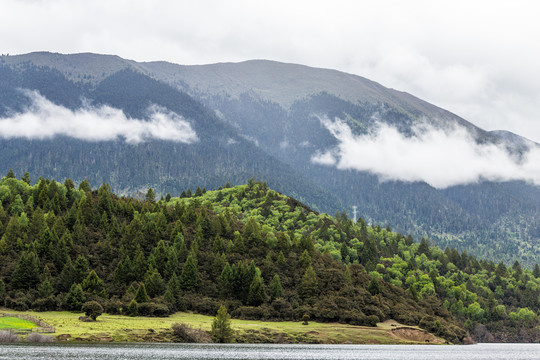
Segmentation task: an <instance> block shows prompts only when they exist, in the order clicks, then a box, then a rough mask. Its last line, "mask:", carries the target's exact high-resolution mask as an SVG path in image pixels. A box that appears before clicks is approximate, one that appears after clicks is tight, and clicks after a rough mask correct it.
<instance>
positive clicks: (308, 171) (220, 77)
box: [0, 52, 540, 269]
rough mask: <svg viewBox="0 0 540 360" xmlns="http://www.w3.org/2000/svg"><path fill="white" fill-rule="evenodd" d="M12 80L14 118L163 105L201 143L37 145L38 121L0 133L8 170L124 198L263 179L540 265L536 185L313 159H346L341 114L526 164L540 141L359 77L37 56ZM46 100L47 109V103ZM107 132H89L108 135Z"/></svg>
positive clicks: (4, 106) (306, 196) (333, 206)
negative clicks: (389, 175)
mask: <svg viewBox="0 0 540 360" xmlns="http://www.w3.org/2000/svg"><path fill="white" fill-rule="evenodd" d="M0 79H1V81H0V118H1V119H2V120H6V119H12V117H13V116H15V117H17V116H19V115H21V114H23V115H24V114H30V115H31V116H35V118H37V119H41V118H42V117H43V114H47V113H49V114H50V113H51V112H50V111H51V109H53V110H54V109H55V111H59V112H60V114H59V116H58V117H54V119H57V118H59V117H62V116H65V114H66V113H68V114H70V113H69V112H70V111H71V112H72V113H71V114H70V116H71V118H77V116H76V115H77V114H79V115H80V113H81V112H82V113H84V114H86V115H88V114H90V115H91V116H87V117H86V118H84V119H83V120H84V121H85V122H86V123H92V121H95V118H96V116H97V115H96V114H98V113H103V109H104V107H109V108H112V109H113V110H114V111H118V112H119V113H121V114H122V115H123V116H125V117H126V119H131V120H132V119H138V120H140V121H144V122H150V121H151V114H149V109H156V108H157V109H161V110H160V111H162V112H163V113H166V114H173V115H174V116H173V118H174V119H178V118H181V119H183V120H185V121H186V122H187V123H189V124H190V126H191V127H192V130H193V131H194V133H196V135H197V139H198V141H194V142H192V143H185V142H181V141H176V140H177V139H172V140H171V139H170V138H169V139H167V140H162V139H157V138H152V137H150V138H147V139H145V140H146V141H143V142H140V143H138V144H134V143H128V142H126V141H124V140H125V139H124V138H123V137H122V136H117V137H115V138H109V139H107V140H96V139H88V138H87V137H85V136H82V139H81V138H74V137H72V136H69V135H65V134H63V133H62V131H60V132H59V134H56V136H46V135H45V134H44V133H45V131H43V132H39V133H38V134H34V136H33V137H27V136H25V135H26V133H27V132H31V131H29V130H30V128H31V127H30V126H29V127H27V128H25V129H23V130H21V131H20V133H19V134H16V135H5V134H0V135H1V140H0V173H6V172H7V171H8V170H9V169H10V168H12V169H14V171H15V172H16V173H23V172H24V171H29V172H30V173H32V174H40V175H41V176H46V177H49V178H55V179H57V180H59V181H61V182H63V181H64V180H65V179H67V178H71V179H73V180H74V181H75V182H77V183H78V182H80V181H82V180H83V179H84V178H85V177H87V178H88V180H89V181H90V182H91V183H93V184H101V183H108V184H110V186H111V188H112V189H113V191H115V192H116V193H118V194H123V195H133V194H136V193H137V192H139V191H141V190H142V189H147V188H148V187H153V188H154V189H155V190H156V193H159V194H166V193H167V192H170V193H178V192H180V191H182V190H183V189H187V188H188V187H191V188H196V187H197V186H201V187H206V188H215V187H218V186H220V185H222V184H223V183H225V182H226V181H230V182H231V183H232V184H233V185H238V184H244V183H245V182H247V180H248V179H249V178H251V177H255V178H257V179H259V180H261V181H265V182H267V184H268V185H269V186H270V187H271V188H272V189H275V190H277V191H280V192H282V193H284V194H287V195H289V196H292V197H294V198H297V199H299V200H301V201H302V202H304V203H306V204H308V205H310V206H311V207H312V208H314V209H317V210H319V211H325V212H329V213H334V212H335V211H336V210H339V211H343V210H346V211H347V212H348V213H349V215H350V212H351V211H350V210H351V209H352V206H357V209H358V214H360V215H361V216H362V217H363V218H364V219H365V220H366V221H367V222H369V223H373V224H379V225H381V226H383V227H385V226H386V225H387V224H390V225H391V226H392V227H393V228H394V229H396V230H398V231H400V232H402V233H407V234H409V233H410V234H413V235H414V236H415V237H417V238H420V237H422V236H425V237H429V238H430V239H431V240H432V241H433V242H434V243H435V244H437V245H439V246H441V247H443V248H444V247H446V246H450V247H455V248H457V249H459V250H460V251H463V250H466V251H467V252H469V253H472V254H474V255H476V256H481V257H482V258H489V259H491V260H493V261H495V262H499V261H500V260H503V261H504V262H505V264H507V265H511V264H513V262H514V261H515V260H518V261H519V262H520V263H521V264H523V266H524V267H528V268H531V269H532V266H534V264H535V263H537V262H539V261H540V247H538V246H537V244H538V243H539V242H540V187H539V186H537V185H534V184H530V183H526V182H524V181H512V182H489V181H483V179H479V180H478V181H479V182H478V183H471V184H462V185H455V186H450V187H448V188H446V189H439V188H435V187H433V186H431V185H429V184H428V183H425V182H422V181H416V182H404V181H398V180H396V181H382V182H381V181H380V178H379V177H378V176H377V175H374V174H372V173H370V172H369V171H356V170H352V169H341V168H339V167H337V166H331V165H328V164H324V163H321V162H317V161H314V157H315V156H316V155H320V154H327V155H328V154H330V155H331V154H333V153H334V152H335V151H336V150H339V144H340V141H339V140H338V138H336V136H334V135H333V134H332V133H331V132H330V131H329V129H328V128H327V126H325V125H323V123H322V121H321V119H324V118H327V119H330V120H333V119H340V121H342V122H343V124H346V126H348V127H349V128H350V131H351V134H354V135H355V136H363V135H365V134H368V133H370V131H373V130H374V129H375V128H376V126H377V124H386V125H388V126H390V127H392V128H395V129H397V130H399V131H400V133H401V134H405V135H406V136H410V135H411V131H412V129H413V128H414V127H415V126H416V125H418V124H419V123H426V124H428V125H429V126H433V127H436V128H437V129H445V128H448V127H450V128H452V127H453V126H459V127H462V128H463V129H464V131H465V132H466V133H467V135H468V136H469V137H470V138H471V139H475V141H477V142H478V143H481V144H492V145H494V146H498V147H502V148H505V149H509V150H510V152H512V154H513V156H516V157H518V158H519V157H520V156H521V155H523V154H524V153H525V152H526V151H527V149H529V148H531V147H535V146H538V144H534V143H532V142H530V141H527V140H526V139H524V138H522V137H520V136H517V135H515V134H510V133H508V132H504V131H493V132H487V131H484V130H482V129H480V128H478V127H476V126H475V125H474V124H471V123H469V122H467V121H466V120H465V119H462V118H460V117H458V116H456V115H454V114H452V113H450V112H449V111H446V110H444V109H440V108H438V107H436V106H434V105H432V104H429V103H427V102H425V101H422V100H421V99H418V98H416V97H414V96H412V95H410V94H406V93H403V92H399V91H396V90H393V89H389V88H385V87H384V86H382V85H380V84H378V83H376V82H374V81H370V80H368V79H365V78H362V77H360V76H356V75H352V74H346V73H343V72H339V71H336V70H330V69H316V68H312V67H308V66H302V65H297V64H284V63H278V62H274V61H266V60H256V61H246V62H242V63H237V64H232V63H228V64H213V65H204V66H182V65H177V64H171V63H165V62H152V63H138V62H135V61H131V60H126V59H122V58H120V57H118V56H106V55H98V54H88V53H86V54H70V55H63V54H54V53H48V52H39V53H31V54H26V55H18V56H1V57H0ZM29 94H34V95H29ZM36 94H39V96H41V97H43V98H45V100H42V102H41V103H39V104H38V103H36V96H37V95H36ZM43 104H46V106H44V105H43ZM54 114H56V113H54ZM62 114H64V115H62ZM23 115H21V116H23ZM98 115H99V114H98ZM97 117H98V118H99V116H97ZM78 120H80V117H79V119H78ZM73 121H74V120H73ZM73 121H71V120H70V124H73ZM50 123H51V124H54V123H55V121H52V120H51V121H50ZM109 123H110V122H107V123H106V124H105V125H104V124H103V123H101V124H102V125H100V126H96V127H95V128H94V129H92V131H88V133H92V132H98V133H99V132H104V131H105V130H103V128H107V126H106V125H107V124H109ZM109 125H110V124H109ZM184 125H185V123H184ZM50 127H51V126H49V128H50ZM66 127H67V126H66ZM66 127H61V126H59V128H60V129H61V130H64V128H66ZM83 135H89V134H86V133H85V134H83ZM465 137H467V136H465ZM457 150H459V149H452V148H448V149H445V152H446V153H453V152H454V151H457ZM365 155H366V158H369V157H370V156H369V154H365ZM355 158H357V157H355ZM330 160H331V159H330ZM379 163H383V164H384V166H386V167H387V168H392V165H391V164H389V163H387V162H386V161H379ZM441 163H442V162H441ZM411 167H412V166H411ZM425 167H426V168H429V167H428V166H427V165H426V166H425ZM475 168H476V167H475ZM406 170H409V169H406ZM405 172H408V171H405Z"/></svg>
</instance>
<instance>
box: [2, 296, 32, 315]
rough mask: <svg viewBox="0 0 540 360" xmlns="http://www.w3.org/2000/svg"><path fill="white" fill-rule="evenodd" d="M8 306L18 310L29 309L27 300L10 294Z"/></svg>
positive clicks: (7, 300)
mask: <svg viewBox="0 0 540 360" xmlns="http://www.w3.org/2000/svg"><path fill="white" fill-rule="evenodd" d="M5 302H6V307H7V308H10V309H13V310H18V311H26V310H28V305H27V304H26V302H25V301H24V300H22V299H12V298H11V297H10V296H8V297H6V301H5Z"/></svg>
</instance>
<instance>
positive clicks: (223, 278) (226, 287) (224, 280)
mask: <svg viewBox="0 0 540 360" xmlns="http://www.w3.org/2000/svg"><path fill="white" fill-rule="evenodd" d="M218 285H219V294H220V295H221V296H222V297H228V296H230V295H231V294H232V291H233V271H232V268H231V266H230V265H229V263H228V262H226V263H225V266H223V270H222V271H221V275H219V279H218Z"/></svg>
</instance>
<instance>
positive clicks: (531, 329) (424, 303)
mask: <svg viewBox="0 0 540 360" xmlns="http://www.w3.org/2000/svg"><path fill="white" fill-rule="evenodd" d="M0 200H1V207H0V224H1V225H2V226H1V228H0V230H1V231H0V234H1V237H0V301H1V302H2V303H3V304H4V305H5V306H6V307H8V308H10V309H16V310H26V309H28V308H31V309H34V310H38V311H45V310H58V309H64V310H78V309H80V306H81V305H82V303H83V302H84V301H88V300H96V301H98V302H100V303H101V304H102V305H103V306H104V308H105V310H106V311H107V312H108V313H111V314H115V313H127V314H132V315H134V314H138V315H154V316H157V315H159V316H165V315H167V314H169V313H170V312H173V311H175V310H192V311H196V312H199V313H201V314H211V315H213V314H215V311H216V309H217V308H218V307H219V305H220V304H221V303H224V304H226V305H227V307H228V309H229V312H230V313H231V314H232V315H233V316H234V317H236V318H244V319H273V320H298V319H300V318H302V316H303V315H304V314H307V315H309V316H310V318H311V319H313V320H317V321H322V322H335V321H340V322H344V323H349V324H357V325H367V326H373V325H374V324H376V323H377V322H379V321H384V320H388V319H394V320H397V321H399V322H400V323H403V324H408V325H418V326H420V327H422V328H424V329H426V330H428V331H430V332H433V333H435V334H437V335H439V336H441V337H443V338H445V339H447V340H449V341H451V342H461V341H463V339H464V337H465V336H466V334H467V333H466V330H469V331H470V332H471V334H472V335H473V336H475V337H476V338H477V339H479V340H482V341H486V340H487V341H493V340H496V341H538V339H539V337H540V334H539V332H538V329H537V328H536V327H537V326H538V324H539V320H538V316H537V313H538V310H539V305H540V304H538V298H539V295H540V267H538V265H537V266H536V267H535V268H534V271H533V272H531V271H529V270H527V269H523V268H521V266H520V264H519V263H517V262H516V263H515V264H514V265H513V266H512V267H510V268H507V267H506V266H505V265H504V264H503V263H502V262H501V263H500V264H498V265H495V264H494V263H493V262H489V261H485V260H477V259H476V258H475V257H473V256H469V255H467V254H466V253H462V254H460V253H458V252H457V251H456V250H455V249H445V250H444V251H443V250H441V249H440V248H437V247H430V246H429V244H428V243H427V241H425V240H422V241H421V242H420V243H419V244H418V243H414V241H413V239H412V238H411V237H410V236H409V237H405V236H403V235H401V234H399V233H395V232H392V231H391V230H390V229H389V228H387V229H382V228H380V227H378V226H375V227H373V226H368V225H366V223H365V222H364V221H363V220H359V221H358V222H357V223H356V224H355V223H353V222H352V221H351V220H350V219H348V218H347V216H346V215H345V214H337V215H336V217H331V216H328V215H326V214H320V213H317V212H314V211H312V210H311V209H310V208H309V207H307V206H306V205H304V204H302V203H300V202H298V201H297V200H295V199H292V198H290V197H286V196H284V195H282V194H280V193H278V192H275V191H273V190H271V189H269V188H268V187H267V185H266V184H264V183H261V182H256V181H253V180H251V181H250V182H249V183H248V184H247V185H242V186H236V187H228V184H226V185H225V187H224V188H219V189H218V190H214V191H204V190H201V188H197V189H196V191H195V193H194V194H191V191H186V192H183V193H182V195H181V197H180V198H172V197H170V195H167V197H166V198H165V199H163V200H160V201H157V202H156V201H155V199H154V193H153V191H151V190H148V192H147V194H146V199H145V200H134V199H132V198H119V197H117V196H116V195H114V194H113V193H111V191H110V188H109V187H108V186H107V185H102V186H100V187H99V189H97V190H93V191H92V189H91V187H90V184H89V183H88V182H87V181H83V182H82V183H81V184H80V186H79V187H78V188H75V187H74V185H73V182H72V181H71V180H66V182H65V183H64V184H61V183H57V182H55V181H53V180H48V179H43V178H40V179H39V180H38V182H37V183H36V184H35V185H33V186H32V185H30V181H29V175H28V174H25V176H23V180H17V179H16V178H15V177H14V176H13V174H12V173H9V174H8V175H7V176H6V177H4V178H2V180H1V181H0ZM133 300H136V301H135V302H134V301H133ZM464 328H465V329H466V330H464Z"/></svg>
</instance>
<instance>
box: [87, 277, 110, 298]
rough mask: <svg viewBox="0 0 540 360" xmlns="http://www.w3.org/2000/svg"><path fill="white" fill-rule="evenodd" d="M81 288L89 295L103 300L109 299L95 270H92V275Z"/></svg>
mask: <svg viewBox="0 0 540 360" xmlns="http://www.w3.org/2000/svg"><path fill="white" fill-rule="evenodd" d="M81 287H82V289H83V291H84V292H85V293H87V294H89V295H94V296H98V297H102V298H105V297H107V292H106V290H105V286H104V284H103V280H101V279H100V277H99V276H98V275H97V274H96V272H95V271H94V270H92V271H91V272H90V274H88V276H87V277H86V278H85V279H84V280H83V282H82V284H81Z"/></svg>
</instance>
